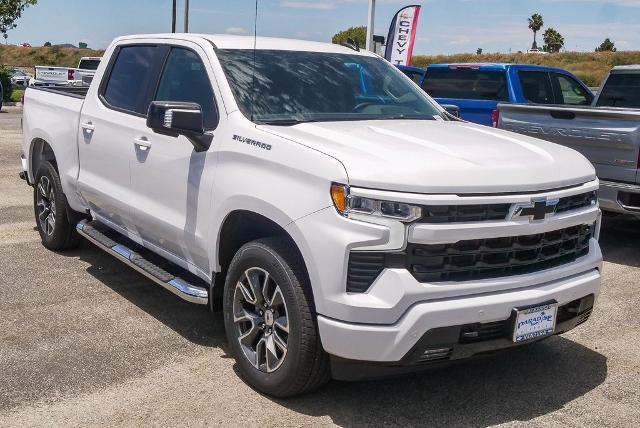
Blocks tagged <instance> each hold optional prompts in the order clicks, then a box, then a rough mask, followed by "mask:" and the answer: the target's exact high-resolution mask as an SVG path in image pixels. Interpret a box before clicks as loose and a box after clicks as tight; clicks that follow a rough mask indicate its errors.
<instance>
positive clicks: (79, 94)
mask: <svg viewBox="0 0 640 428" xmlns="http://www.w3.org/2000/svg"><path fill="white" fill-rule="evenodd" d="M33 89H36V90H38V91H45V92H51V93H54V94H58V95H64V96H66V97H73V98H80V99H82V100H83V99H84V98H85V97H86V96H87V92H88V91H89V87H88V86H37V87H33Z"/></svg>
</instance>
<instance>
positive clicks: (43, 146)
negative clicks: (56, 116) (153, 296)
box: [29, 137, 60, 182]
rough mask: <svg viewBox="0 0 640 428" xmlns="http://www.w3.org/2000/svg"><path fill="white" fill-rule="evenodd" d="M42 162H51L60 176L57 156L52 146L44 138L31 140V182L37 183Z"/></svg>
mask: <svg viewBox="0 0 640 428" xmlns="http://www.w3.org/2000/svg"><path fill="white" fill-rule="evenodd" d="M42 161H47V162H51V164H52V165H53V167H54V168H55V169H56V171H57V172H58V174H60V171H59V170H58V162H57V159H56V154H55V152H54V150H53V147H51V144H49V142H47V141H46V140H45V139H44V138H40V137H35V138H33V139H32V140H31V143H30V146H29V174H31V177H30V178H31V182H34V181H35V176H36V172H37V171H38V165H40V163H41V162H42Z"/></svg>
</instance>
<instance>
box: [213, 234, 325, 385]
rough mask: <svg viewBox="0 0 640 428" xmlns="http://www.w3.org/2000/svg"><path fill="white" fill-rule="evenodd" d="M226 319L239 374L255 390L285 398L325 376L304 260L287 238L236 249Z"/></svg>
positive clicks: (227, 287)
mask: <svg viewBox="0 0 640 428" xmlns="http://www.w3.org/2000/svg"><path fill="white" fill-rule="evenodd" d="M224 320H225V329H226V332H227V338H228V340H229V344H230V347H231V350H232V352H233V355H234V357H235V359H236V361H237V363H238V367H239V371H240V374H241V376H242V377H243V378H244V379H245V381H246V382H247V383H248V384H249V385H251V386H252V387H254V388H256V389H257V390H259V391H262V392H264V393H266V394H270V395H273V396H277V397H288V396H292V395H298V394H302V393H305V392H309V391H311V390H313V389H316V388H318V387H320V386H321V385H323V384H324V383H325V382H327V381H328V380H329V377H330V373H329V361H328V356H327V354H326V353H325V352H324V350H323V349H322V345H321V344H320V338H319V336H318V332H317V326H316V323H315V314H314V313H313V310H312V305H311V294H310V292H309V287H308V285H307V284H306V275H304V270H303V265H302V261H301V260H300V257H299V255H298V254H297V252H295V251H293V250H292V248H291V243H290V242H289V241H287V240H286V239H282V238H269V239H263V240H258V241H254V242H250V243H248V244H246V245H245V246H243V247H242V248H241V249H240V250H239V251H238V252H237V254H236V255H235V257H234V258H233V260H232V262H231V265H230V267H229V273H228V275H227V279H226V282H225V290H224Z"/></svg>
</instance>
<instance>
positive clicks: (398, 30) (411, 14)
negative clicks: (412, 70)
mask: <svg viewBox="0 0 640 428" xmlns="http://www.w3.org/2000/svg"><path fill="white" fill-rule="evenodd" d="M419 17H420V6H418V5H413V6H407V7H404V8H402V9H400V10H399V11H398V13H396V16H394V17H393V21H392V22H391V27H389V37H387V49H386V51H385V54H384V57H385V58H386V59H387V61H390V62H391V63H392V64H394V65H411V54H412V53H413V42H414V41H415V38H416V30H417V29H418V18H419Z"/></svg>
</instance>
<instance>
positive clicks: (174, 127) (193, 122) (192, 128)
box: [147, 101, 213, 152]
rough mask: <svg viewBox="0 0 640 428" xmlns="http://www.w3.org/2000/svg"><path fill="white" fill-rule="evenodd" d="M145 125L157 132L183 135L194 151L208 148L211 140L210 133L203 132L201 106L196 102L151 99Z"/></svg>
mask: <svg viewBox="0 0 640 428" xmlns="http://www.w3.org/2000/svg"><path fill="white" fill-rule="evenodd" d="M147 126H148V127H149V128H151V129H153V131H154V132H157V133H158V134H163V135H169V136H172V137H177V136H179V135H184V136H185V137H186V138H187V139H188V140H189V141H190V142H191V144H193V147H194V149H195V151H196V152H203V151H206V150H207V149H209V147H211V141H212V140H213V136H212V135H208V134H206V133H205V130H204V115H203V114H202V108H201V107H200V105H199V104H196V103H184V102H174V101H152V102H151V104H150V105H149V110H148V112H147Z"/></svg>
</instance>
